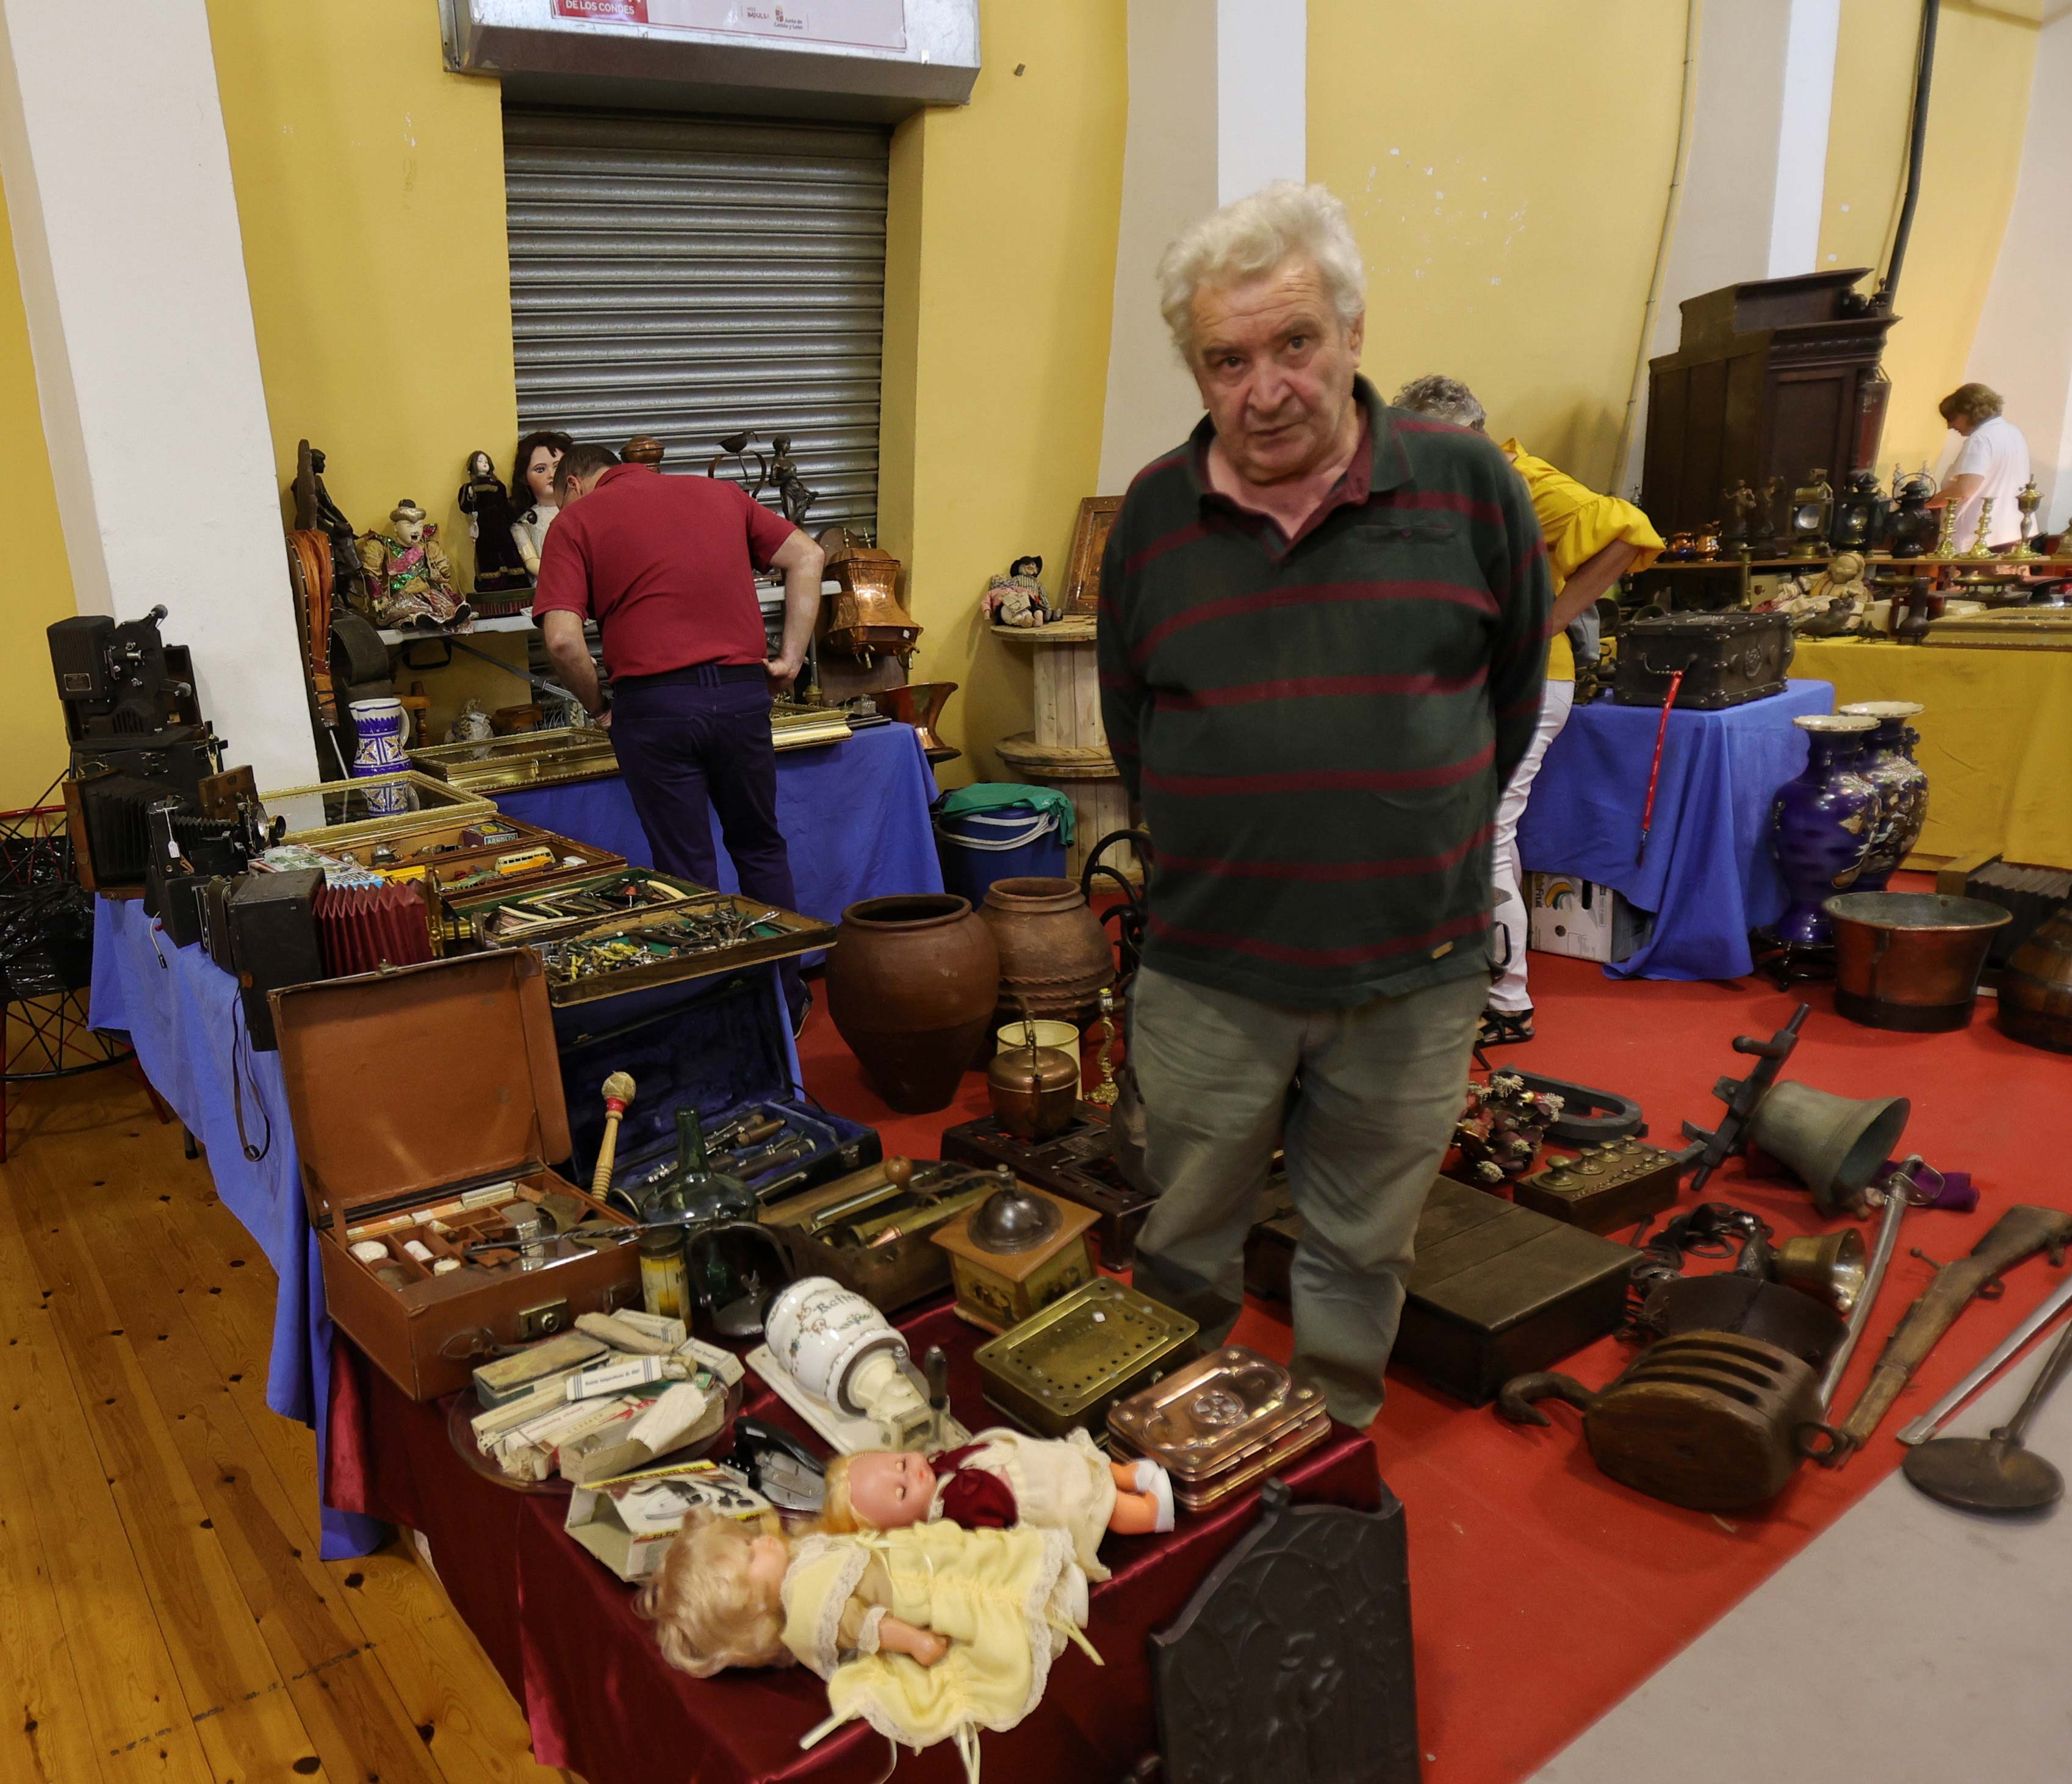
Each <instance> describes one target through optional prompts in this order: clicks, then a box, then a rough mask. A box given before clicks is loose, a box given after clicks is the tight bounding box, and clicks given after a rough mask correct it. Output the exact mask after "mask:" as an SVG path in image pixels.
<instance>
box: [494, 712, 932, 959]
mask: <svg viewBox="0 0 2072 1784" xmlns="http://www.w3.org/2000/svg"><path fill="white" fill-rule="evenodd" d="M491 796H492V797H493V798H494V799H495V801H496V805H497V808H498V809H499V810H500V811H501V812H503V813H504V815H505V816H507V817H511V818H515V819H516V820H518V821H519V822H520V823H521V824H537V825H538V826H539V827H540V828H541V829H543V830H551V831H553V832H554V833H555V835H557V836H561V837H574V839H575V840H576V841H578V842H586V843H589V844H590V845H593V846H594V847H596V848H598V849H610V850H611V852H612V853H614V854H617V855H623V856H624V857H626V858H627V860H628V861H632V862H634V863H635V865H639V866H641V867H652V866H653V865H655V860H654V855H653V853H652V850H651V849H650V848H649V846H648V832H646V831H645V830H643V829H642V828H641V827H640V820H639V817H638V816H635V813H634V810H633V800H632V796H631V795H630V794H629V793H628V792H627V791H626V783H625V782H624V781H623V779H620V778H619V776H618V775H611V776H610V777H608V778H607V779H603V780H586V781H579V782H578V783H576V784H575V785H574V786H572V787H539V788H537V789H536V790H534V791H529V792H515V793H498V794H495V795H491ZM934 800H935V774H934V771H932V770H931V768H930V767H929V765H928V758H927V755H926V754H924V753H923V750H922V748H921V744H920V740H919V738H917V737H916V736H915V734H914V727H913V726H911V725H876V726H872V727H870V729H869V730H863V731H858V732H857V734H856V735H855V736H854V737H853V738H849V741H848V742H845V743H833V744H824V745H821V746H817V747H816V748H812V749H807V750H786V751H785V752H784V753H783V754H781V755H779V757H778V758H777V823H778V827H779V828H780V829H781V830H783V832H784V840H785V841H786V842H787V843H788V844H789V845H791V878H792V879H793V881H794V882H796V885H797V886H798V890H799V909H800V911H801V912H802V913H803V914H804V915H807V916H808V917H818V918H820V919H821V920H822V921H823V922H824V923H839V922H840V921H841V914H842V912H843V911H845V910H847V909H848V908H849V906H851V905H853V904H854V903H855V902H857V900H858V899H859V898H878V897H879V896H881V895H883V894H890V893H895V892H939V891H941V890H943V870H942V867H941V865H940V864H939V862H938V861H937V860H936V858H935V832H934V831H933V829H932V828H931V825H930V822H929V817H928V808H929V806H930V804H932V803H933V801H934ZM713 842H714V844H715V845H716V846H717V849H718V853H719V880H720V889H721V890H722V891H726V892H738V891H739V890H740V889H741V887H740V882H739V881H738V879H737V878H736V877H735V875H734V863H733V862H732V861H730V860H728V859H727V854H726V845H725V843H724V842H723V841H722V840H721V837H720V828H719V819H718V817H717V816H714V817H713ZM812 958H813V956H808V959H809V960H810V959H812Z"/></svg>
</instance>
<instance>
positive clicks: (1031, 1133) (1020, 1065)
mask: <svg viewBox="0 0 2072 1784" xmlns="http://www.w3.org/2000/svg"><path fill="white" fill-rule="evenodd" d="M1028 1034H1029V1044H1028V1046H1023V1047H1003V1048H1002V1049H1001V1050H1000V1051H999V1052H998V1053H996V1054H994V1055H993V1061H992V1063H991V1064H989V1065H988V1066H987V1067H986V1068H985V1087H986V1092H987V1094H988V1095H989V1096H990V1097H991V1098H992V1099H993V1119H994V1120H996V1121H997V1122H998V1123H999V1124H1001V1126H1002V1127H1003V1128H1006V1129H1007V1131H1008V1132H1009V1133H1011V1134H1013V1136H1014V1137H1015V1138H1016V1139H1017V1140H1019V1141H1022V1144H1023V1145H1031V1146H1033V1145H1035V1144H1036V1142H1037V1141H1039V1140H1048V1139H1050V1138H1051V1137H1054V1135H1057V1134H1060V1133H1063V1132H1064V1131H1065V1129H1066V1128H1069V1127H1070V1126H1071V1124H1072V1123H1073V1121H1074V1120H1075V1118H1076V1116H1077V1113H1078V1108H1079V1064H1078V1062H1077V1061H1075V1059H1074V1058H1072V1056H1071V1054H1069V1053H1067V1052H1065V1051H1063V1050H1062V1049H1060V1048H1058V1047H1041V1046H1037V1044H1036V1030H1035V1028H1034V1026H1033V1025H1032V1026H1030V1029H1029V1030H1028Z"/></svg>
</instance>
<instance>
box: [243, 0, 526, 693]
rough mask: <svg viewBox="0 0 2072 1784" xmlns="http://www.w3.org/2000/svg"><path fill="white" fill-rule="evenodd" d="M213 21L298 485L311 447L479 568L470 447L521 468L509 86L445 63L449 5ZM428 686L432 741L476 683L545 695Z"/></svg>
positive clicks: (451, 681)
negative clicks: (300, 457) (470, 528)
mask: <svg viewBox="0 0 2072 1784" xmlns="http://www.w3.org/2000/svg"><path fill="white" fill-rule="evenodd" d="M208 14H209V27H210V30H211V31H212V35H213V36H214V39H215V44H216V80H217V82H218V84H219V86H220V88H221V92H222V97H223V121H224V130H225V133H226V134H227V135H228V138H229V144H230V166H231V175H232V181H233V183H235V185H236V191H237V211H238V220H239V222H240V224H241V226H242V228H243V230H244V234H245V273H246V277H247V278H248V279H249V282H250V284H251V289H252V315H253V326H254V327H255V328H256V330H257V334H258V338H259V364H260V370H261V373H262V375H263V376H264V378H265V386H266V409H267V413H268V416H269V420H270V421H271V424H272V427H273V457H274V463H275V467H276V469H277V472H278V474H279V477H280V480H281V483H282V487H283V488H284V489H285V488H286V485H287V483H288V482H289V481H290V479H292V478H293V476H294V470H295V444H296V442H297V441H298V440H301V439H308V440H310V442H313V443H314V444H315V445H316V446H320V447H322V448H323V450H324V452H325V453H326V454H327V458H328V469H327V471H326V473H325V477H324V481H325V484H326V486H327V487H328V488H329V489H330V491H331V495H333V497H334V498H335V499H336V500H337V502H338V504H339V507H340V508H343V510H344V511H345V512H346V514H347V516H348V517H349V518H350V519H351V520H352V523H353V524H354V525H355V526H356V527H358V528H360V529H361V530H362V531H364V530H366V529H367V528H370V527H372V526H375V525H377V524H380V521H381V520H384V518H385V517H386V516H387V515H388V513H389V510H390V509H391V508H393V507H394V506H395V505H396V503H397V500H398V499H400V498H401V497H403V496H405V495H408V496H411V497H413V498H414V499H416V500H417V501H418V502H419V503H421V504H422V505H423V506H424V508H426V511H427V512H429V513H430V516H431V517H432V518H433V520H436V521H437V522H438V524H439V535H440V540H441V542H442V544H443V545H445V547H446V549H447V551H448V553H450V555H451V556H452V557H454V560H455V561H456V562H457V563H458V565H460V566H462V573H463V577H466V576H467V574H468V573H471V570H472V568H473V563H474V559H473V554H472V551H471V548H470V545H469V542H468V538H467V516H465V515H463V514H462V513H460V512H458V509H457V508H455V506H454V493H455V491H458V489H459V487H460V486H461V483H462V482H463V477H464V475H465V470H466V466H467V455H468V454H469V453H470V452H471V451H473V450H475V448H476V447H478V446H479V447H482V448H484V449H485V450H487V451H488V452H490V453H491V454H492V455H493V456H494V457H495V460H496V463H497V467H498V474H499V475H505V474H506V473H507V472H508V468H509V465H510V460H511V454H512V450H513V448H514V447H515V446H516V442H517V428H518V405H517V394H516V385H515V382H514V378H513V372H512V346H511V272H510V261H509V257H508V249H507V247H506V244H505V239H504V124H503V115H502V99H501V94H500V89H499V88H498V86H497V84H496V83H495V81H493V80H474V79H470V78H468V77H467V76H461V75H453V74H448V73H446V72H445V70H444V68H443V66H442V60H441V51H440V46H439V27H438V8H437V7H436V6H433V5H432V4H431V3H430V0H352V3H351V4H349V5H313V4H308V3H306V0H305V3H297V4H292V5H282V4H281V3H280V0H209V7H208ZM463 586H465V584H463ZM474 642H475V643H477V644H479V645H480V646H483V647H488V648H491V649H494V650H495V651H497V652H500V654H504V655H506V656H509V657H511V658H512V660H519V661H522V660H523V646H522V643H520V641H517V640H514V639H495V638H483V639H476V640H475V641H474ZM403 679H404V680H405V682H406V683H407V682H408V681H409V680H410V679H411V677H410V676H409V675H408V674H407V673H406V674H405V676H404V677H403ZM428 689H429V691H430V693H431V694H432V695H433V697H434V701H435V704H434V709H433V713H432V718H433V722H434V730H440V729H442V728H443V726H444V725H445V723H446V720H447V718H449V717H450V715H451V712H452V710H453V709H454V708H455V707H456V706H458V704H459V702H460V701H461V700H462V699H463V698H465V697H467V695H468V694H469V693H475V694H479V696H480V697H482V698H483V701H484V702H485V703H486V704H487V705H490V706H491V707H495V706H501V705H515V704H516V703H518V702H520V701H524V700H526V699H528V698H529V695H528V693H527V692H526V689H525V688H524V684H522V683H520V682H518V681H516V680H512V678H511V677H510V676H506V675H500V674H498V673H497V672H495V670H493V669H490V668H487V667H485V666H483V665H479V664H473V663H471V662H469V661H468V660H467V659H466V658H460V659H458V660H456V664H455V667H454V668H452V669H450V670H447V671H445V672H442V673H441V674H439V675H438V676H433V677H430V678H429V679H428Z"/></svg>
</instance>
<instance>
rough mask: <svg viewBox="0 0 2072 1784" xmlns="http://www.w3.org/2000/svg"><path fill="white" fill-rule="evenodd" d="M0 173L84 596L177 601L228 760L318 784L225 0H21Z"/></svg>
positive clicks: (126, 610) (2, 27) (8, 71)
mask: <svg viewBox="0 0 2072 1784" xmlns="http://www.w3.org/2000/svg"><path fill="white" fill-rule="evenodd" d="M0 181H4V183H5V184H6V191H7V200H8V206H9V209H10V212H11V215H12V219H13V223H14V245H15V258H16V260H17V261H18V262H19V267H20V272H21V281H22V296H23V303H24V305H25V306H26V308H27V314H28V324H29V339H30V345H31V349H32V351H33V352H34V355H35V366H36V387H37V393H38V396H39V400H40V402H41V405H42V409H43V431H44V434H45V437H46V438H47V440H48V441H49V442H50V450H51V470H52V473H53V475H54V477H55V479H56V486H57V499H58V510H59V514H60V519H61V520H62V521H63V523H64V535H65V548H66V550H67V552H68V553H69V555H70V557H71V561H72V581H73V583H74V586H75V587H76V591H77V601H78V605H79V606H80V610H81V611H82V612H89V613H108V614H112V615H114V616H115V617H117V619H133V618H134V617H136V616H138V615H141V614H143V613H146V612H148V611H149V610H150V608H151V607H152V606H154V605H156V604H157V603H158V602H163V603H164V604H165V605H166V606H167V607H169V608H171V618H169V619H167V621H166V626H165V631H166V637H167V639H168V640H169V641H170V642H171V643H183V644H187V645H190V646H191V647H193V651H194V660H195V671H196V677H197V680H199V684H200V693H201V698H202V705H203V711H204V712H205V713H208V715H209V716H210V717H212V718H213V719H214V720H215V721H216V730H217V731H218V732H219V733H220V734H222V735H224V736H225V737H226V738H228V740H229V744H230V748H229V753H228V758H227V759H228V761H230V762H232V763H245V762H249V763H251V764H252V765H253V769H254V771H255V772H256V773H257V776H258V779H259V784H260V786H261V787H282V786H290V785H294V784H298V783H302V782H304V781H307V780H311V779H315V767H316V756H315V748H314V746H313V744H312V742H311V740H310V724H309V718H308V706H307V702H306V696H305V694H304V693H303V684H302V672H301V668H300V664H299V656H298V645H297V642H296V637H295V626H294V613H293V610H292V608H291V606H290V596H289V593H288V581H287V569H286V553H285V548H284V546H283V545H282V536H281V505H280V496H279V493H278V492H277V491H276V490H275V488H274V487H273V446H272V442H271V437H270V435H269V432H268V429H267V421H266V402H265V394H264V393H263V391H262V389H261V384H260V380H259V355H258V347H257V343H256V341H255V339H254V338H253V327H252V306H251V300H250V296H249V293H248V291H247V290H246V286H245V259H244V249H243V241H242V238H241V236H240V233H239V229H238V221H237V208H236V199H235V195H233V193H232V187H231V180H230V159H229V154H228V149H227V147H226V146H225V142H224V129H223V114H222V109H221V107H220V103H219V101H218V98H217V93H216V62H215V58H214V55H213V52H212V48H211V46H210V41H209V31H208V11H207V9H206V7H205V6H204V4H203V0H0ZM310 202H311V203H318V204H320V203H322V202H323V198H322V195H321V194H317V193H313V194H312V195H311V198H310Z"/></svg>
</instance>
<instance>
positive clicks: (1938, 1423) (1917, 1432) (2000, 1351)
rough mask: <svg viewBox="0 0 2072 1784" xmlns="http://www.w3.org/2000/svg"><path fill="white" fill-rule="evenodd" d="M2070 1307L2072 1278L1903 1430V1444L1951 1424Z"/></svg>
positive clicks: (1923, 1439) (1924, 1439)
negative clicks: (1966, 1402)
mask: <svg viewBox="0 0 2072 1784" xmlns="http://www.w3.org/2000/svg"><path fill="white" fill-rule="evenodd" d="M2068 1305H2072V1276H2067V1277H2066V1279H2065V1280H2063V1281H2062V1282H2061V1283H2059V1284H2058V1286H2057V1287H2056V1288H2054V1289H2052V1290H2051V1291H2050V1293H2049V1294H2047V1295H2045V1297H2043V1299H2042V1300H2041V1301H2039V1302H2038V1303H2037V1305H2036V1309H2035V1310H2034V1311H2033V1313H2030V1314H2029V1317H2027V1318H2026V1319H2025V1320H2024V1321H2023V1322H2021V1325H2019V1326H2016V1327H2015V1329H2014V1330H2012V1332H2010V1333H2008V1335H2007V1336H2006V1337H2005V1338H2003V1339H2001V1340H2000V1342H1999V1343H1998V1344H1996V1346H1993V1348H1992V1351H1991V1352H1989V1353H1988V1355H1987V1357H1986V1359H1985V1361H1984V1362H1983V1363H1980V1364H1979V1366H1978V1367H1977V1368H1975V1369H1974V1370H1973V1371H1971V1374H1969V1375H1967V1376H1965V1378H1964V1379H1963V1380H1962V1381H1960V1382H1959V1383H1957V1385H1956V1386H1955V1387H1953V1388H1951V1390H1950V1391H1949V1392H1948V1393H1947V1394H1945V1395H1944V1396H1942V1399H1940V1400H1938V1401H1936V1403H1935V1404H1934V1405H1933V1406H1931V1407H1930V1408H1928V1410H1927V1411H1926V1412H1923V1413H1922V1415H1921V1416H1920V1417H1919V1418H1918V1419H1916V1420H1914V1422H1913V1423H1912V1424H1910V1425H1908V1426H1907V1427H1906V1428H1905V1429H1904V1430H1902V1431H1901V1433H1900V1434H1899V1441H1901V1443H1904V1444H1920V1443H1926V1442H1927V1441H1928V1440H1929V1439H1930V1437H1934V1435H1935V1433H1937V1432H1938V1431H1940V1430H1941V1429H1942V1427H1943V1426H1944V1425H1945V1424H1947V1423H1948V1422H1949V1420H1950V1418H1951V1415H1952V1414H1954V1413H1955V1412H1956V1411H1957V1409H1958V1408H1959V1407H1961V1406H1962V1405H1963V1404H1964V1402H1965V1401H1967V1400H1969V1399H1970V1398H1971V1396H1973V1395H1974V1394H1975V1393H1976V1392H1978V1391H1979V1389H1980V1388H1981V1387H1984V1386H1985V1384H1986V1383H1988V1381H1990V1380H1991V1379H1992V1378H1993V1376H1994V1375H1996V1374H1998V1373H1999V1372H2000V1369H2001V1367H2003V1366H2004V1364H2005V1363H2007V1361H2008V1359H2009V1358H2010V1357H2012V1356H2013V1355H2014V1354H2015V1353H2016V1351H2017V1350H2020V1349H2021V1347H2022V1346H2024V1345H2025V1344H2026V1343H2028V1342H2029V1340H2030V1339H2031V1338H2034V1337H2035V1336H2036V1334H2037V1333H2038V1332H2040V1331H2041V1330H2043V1329H2044V1327H2045V1326H2048V1325H2049V1323H2050V1322H2051V1321H2053V1319H2055V1318H2057V1317H2058V1315H2059V1314H2060V1313H2062V1312H2064V1310H2065V1309H2066V1307H2067V1306H2068Z"/></svg>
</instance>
